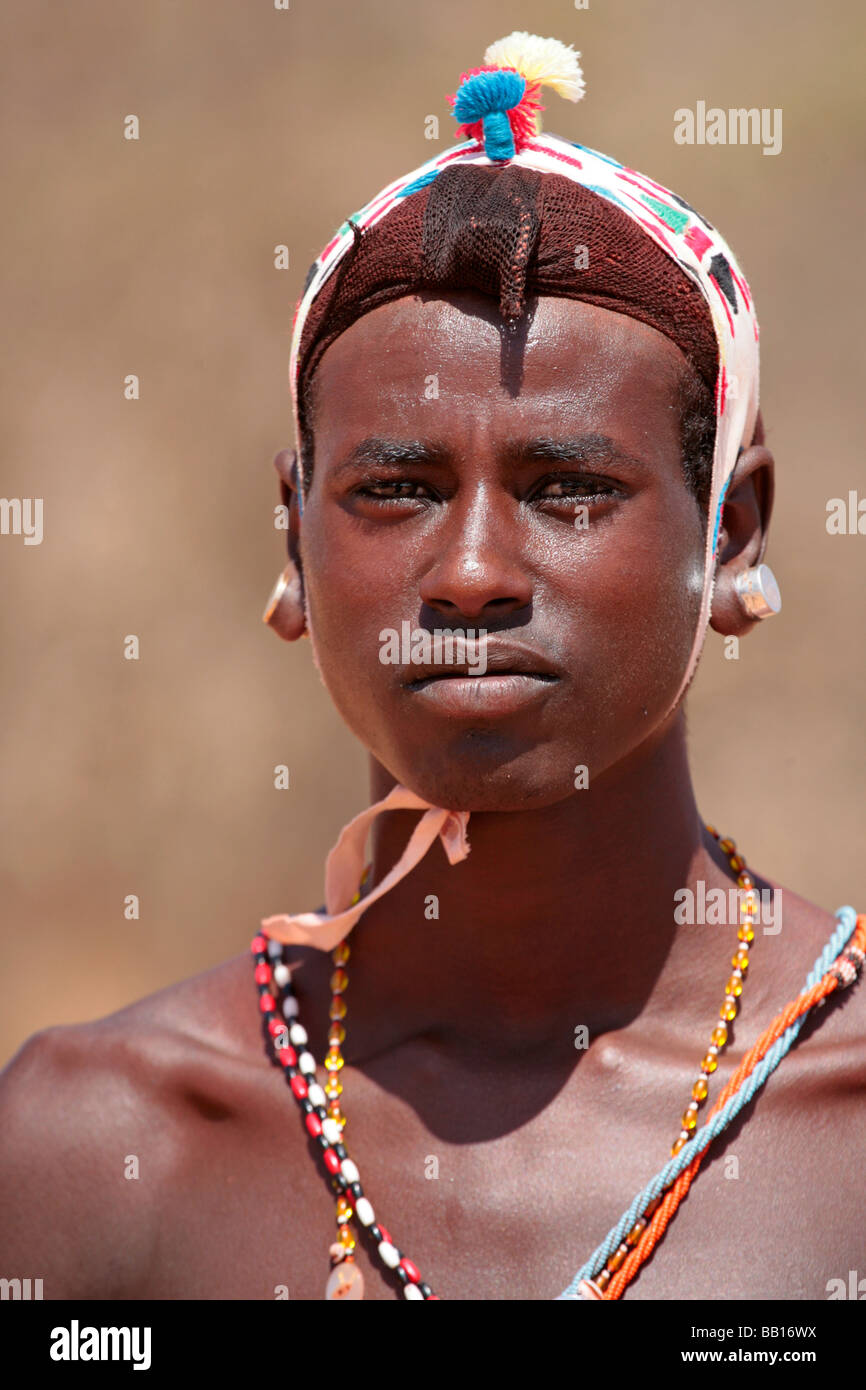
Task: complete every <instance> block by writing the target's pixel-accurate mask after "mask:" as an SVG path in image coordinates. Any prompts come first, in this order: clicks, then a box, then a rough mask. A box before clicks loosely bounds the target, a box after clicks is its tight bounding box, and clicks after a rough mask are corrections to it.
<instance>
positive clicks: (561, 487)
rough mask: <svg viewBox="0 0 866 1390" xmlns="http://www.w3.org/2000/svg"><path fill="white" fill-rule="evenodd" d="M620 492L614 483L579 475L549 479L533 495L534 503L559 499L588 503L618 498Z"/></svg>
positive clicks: (543, 481)
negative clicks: (607, 498)
mask: <svg viewBox="0 0 866 1390" xmlns="http://www.w3.org/2000/svg"><path fill="white" fill-rule="evenodd" d="M619 495H620V491H619V489H618V488H617V487H615V486H614V484H613V483H610V482H607V481H605V479H603V478H593V477H584V476H579V475H573V476H567V477H556V478H547V479H544V480H542V482H541V483H539V485H538V488H537V489H536V491H535V493H534V494H533V498H532V500H533V501H536V500H537V501H547V500H548V499H551V500H554V501H555V500H556V499H557V498H560V497H562V498H565V499H568V498H574V499H576V500H577V501H587V500H589V499H591V498H599V499H603V498H606V497H618V496H619Z"/></svg>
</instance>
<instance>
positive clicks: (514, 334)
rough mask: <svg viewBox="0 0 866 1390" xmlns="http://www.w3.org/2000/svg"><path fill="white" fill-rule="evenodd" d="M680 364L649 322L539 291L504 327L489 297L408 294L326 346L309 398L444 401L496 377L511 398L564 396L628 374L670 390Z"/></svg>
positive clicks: (682, 364)
mask: <svg viewBox="0 0 866 1390" xmlns="http://www.w3.org/2000/svg"><path fill="white" fill-rule="evenodd" d="M685 366H687V363H686V359H685V357H684V356H683V354H682V353H681V352H680V350H679V348H678V347H677V346H676V344H674V343H673V342H671V340H670V339H669V338H668V337H666V336H665V335H664V334H662V333H660V332H658V330H656V329H655V328H652V327H651V326H650V325H649V324H645V323H642V322H641V321H640V320H638V319H634V318H631V317H630V316H628V315H625V314H619V313H615V312H612V311H611V310H607V309H603V308H600V307H599V306H597V305H594V304H587V303H584V302H583V301H581V300H575V299H568V298H566V297H564V296H560V295H539V296H537V297H534V298H533V299H532V300H531V301H530V302H529V303H528V305H527V313H526V314H525V315H524V316H523V318H522V319H521V320H520V321H519V323H518V324H517V325H515V326H507V325H506V324H505V323H504V321H503V320H502V319H501V317H500V316H499V313H498V310H497V307H496V303H495V301H494V300H493V299H492V298H491V297H489V296H486V295H482V294H477V293H474V292H459V293H454V294H453V295H447V296H446V295H432V294H427V295H407V296H404V297H403V298H400V299H396V300H391V301H389V302H388V303H386V304H383V305H380V306H378V307H377V308H375V309H373V310H371V311H370V312H368V313H366V314H362V315H361V316H360V317H359V318H357V319H356V320H354V322H353V323H351V324H350V325H349V326H348V328H347V329H346V330H345V331H344V332H343V333H341V334H340V335H339V337H337V338H336V339H335V340H334V342H333V343H331V344H330V346H329V347H328V348H327V350H326V351H325V352H324V354H323V355H322V357H321V359H320V361H319V363H318V366H317V369H316V371H315V373H314V374H313V378H312V381H311V393H310V394H311V400H312V402H313V403H314V405H315V406H316V407H318V406H319V405H320V404H321V403H322V402H323V401H325V402H326V403H327V404H328V406H329V407H330V404H331V401H330V397H331V395H332V393H334V392H337V393H338V394H339V393H342V392H344V391H345V390H346V389H347V388H349V387H350V388H351V389H352V390H353V392H355V393H358V392H364V394H366V395H368V396H369V395H370V394H371V393H373V394H374V395H375V396H376V398H377V399H378V400H379V401H384V400H385V399H390V400H391V401H396V400H397V399H399V398H402V397H406V396H408V397H410V398H412V399H420V400H421V401H423V402H425V403H427V404H429V403H432V402H435V401H445V403H447V399H448V397H449V395H450V397H451V399H452V400H453V399H455V398H456V397H459V398H461V399H465V398H466V397H467V396H470V397H471V396H472V394H473V392H476V393H477V392H478V391H479V390H480V389H481V388H482V387H483V389H484V391H485V393H488V392H490V391H491V388H495V385H496V384H497V383H498V384H499V386H501V387H502V388H503V391H504V393H505V394H506V395H507V396H508V397H509V398H515V397H519V396H524V397H525V398H527V399H528V398H529V397H530V396H532V395H537V394H539V393H541V394H542V395H548V396H556V397H558V398H563V397H564V398H568V396H569V395H570V394H571V393H573V392H574V391H575V390H577V389H580V388H581V386H583V387H584V388H588V387H590V386H591V387H592V388H593V389H597V387H598V384H599V382H600V381H605V382H607V383H608V384H610V385H611V386H614V387H617V386H619V385H621V384H622V382H623V381H625V380H627V379H628V378H629V377H630V376H631V375H634V374H638V375H639V376H640V377H641V379H642V380H643V382H644V384H645V387H646V389H648V390H653V389H655V390H658V389H662V390H666V391H669V390H670V389H671V388H675V387H676V386H677V385H678V382H679V379H680V376H681V373H682V370H683V368H684V367H685ZM495 394H496V392H495V390H494V395H495ZM478 404H479V406H482V404H483V401H482V399H481V398H480V397H479V399H478ZM316 424H317V427H320V426H321V424H322V418H321V414H320V411H319V410H318V409H316Z"/></svg>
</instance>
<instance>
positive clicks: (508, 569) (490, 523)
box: [420, 491, 533, 621]
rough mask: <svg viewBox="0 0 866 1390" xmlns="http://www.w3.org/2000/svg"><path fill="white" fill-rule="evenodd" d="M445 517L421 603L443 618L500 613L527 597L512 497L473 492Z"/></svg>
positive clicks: (520, 528)
mask: <svg viewBox="0 0 866 1390" xmlns="http://www.w3.org/2000/svg"><path fill="white" fill-rule="evenodd" d="M452 508H453V510H452V511H451V512H450V514H449V516H448V517H447V518H446V520H445V524H444V528H443V530H442V531H441V532H439V534H438V535H437V538H436V544H437V554H436V559H435V561H434V563H433V564H432V565H431V566H430V568H429V569H428V570H427V572H426V574H425V575H424V577H423V579H422V581H421V586H420V596H421V599H422V602H424V603H425V604H427V606H428V607H430V608H432V609H433V610H434V611H435V612H437V613H441V614H443V615H444V616H447V617H448V618H449V619H451V620H453V619H454V618H457V617H460V618H466V619H472V620H476V619H478V618H482V617H483V618H487V619H490V620H491V621H492V620H494V619H495V618H500V619H501V618H503V617H506V616H507V615H508V614H510V613H513V612H515V611H516V610H518V609H520V608H525V607H527V606H528V605H529V604H530V603H531V602H532V593H533V585H532V576H531V574H530V572H529V568H528V565H527V563H526V555H525V550H524V547H525V540H526V537H525V531H526V523H525V522H524V523H523V524H521V521H520V519H519V517H518V515H517V508H518V504H517V502H516V501H515V499H514V498H513V497H503V498H501V499H498V500H497V501H496V502H494V501H492V500H491V498H490V496H489V494H488V493H486V492H481V491H479V493H478V495H477V496H476V497H475V498H473V499H472V501H471V503H470V504H467V505H465V506H459V505H457V504H456V503H452Z"/></svg>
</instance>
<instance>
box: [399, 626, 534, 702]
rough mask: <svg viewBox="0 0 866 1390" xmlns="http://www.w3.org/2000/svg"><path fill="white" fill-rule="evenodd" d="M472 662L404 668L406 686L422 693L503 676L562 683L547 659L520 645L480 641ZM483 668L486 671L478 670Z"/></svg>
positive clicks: (464, 661) (473, 653)
mask: <svg viewBox="0 0 866 1390" xmlns="http://www.w3.org/2000/svg"><path fill="white" fill-rule="evenodd" d="M470 654H471V655H472V657H473V659H472V660H463V661H454V662H447V663H436V664H432V665H431V664H422V665H418V666H416V665H414V664H413V665H412V666H410V667H406V668H405V671H406V673H405V676H404V680H403V684H404V685H406V686H408V687H409V689H410V690H420V689H422V688H423V687H424V686H426V685H428V684H429V683H431V682H434V681H447V680H461V679H469V680H478V681H482V680H487V679H493V678H498V677H501V676H512V675H513V676H527V677H530V678H533V679H536V680H539V681H542V682H545V681H546V682H554V681H557V680H559V678H560V671H559V669H558V667H557V666H555V665H554V663H553V662H552V661H550V660H549V659H548V658H547V657H545V656H543V655H542V654H541V653H540V652H537V651H534V650H533V649H532V648H531V647H523V646H520V645H518V644H517V643H512V642H509V643H505V642H498V641H493V640H491V639H490V638H486V639H482V640H479V642H478V643H477V645H476V647H475V648H474V650H473V649H472V648H470ZM480 667H484V670H483V671H481V670H479V668H480Z"/></svg>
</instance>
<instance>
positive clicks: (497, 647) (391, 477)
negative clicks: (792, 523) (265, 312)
mask: <svg viewBox="0 0 866 1390" xmlns="http://www.w3.org/2000/svg"><path fill="white" fill-rule="evenodd" d="M529 308H530V314H531V318H530V320H529V323H528V326H527V321H526V320H525V319H524V320H523V321H522V323H521V328H520V331H519V333H518V335H517V336H518V343H519V344H520V350H516V349H515V346H514V344H513V343H512V344H511V345H509V346H505V345H504V341H503V335H502V332H501V325H500V320H499V318H498V315H497V313H496V308H495V304H494V302H493V301H492V300H490V299H488V298H486V297H484V296H481V295H477V294H474V293H465V294H464V293H460V294H456V293H455V294H453V295H449V296H447V297H444V298H440V297H433V296H422V297H406V298H403V299H398V300H394V301H392V302H390V303H388V304H385V305H382V306H381V307H379V308H378V309H375V310H373V311H372V312H370V313H368V314H365V315H363V316H362V317H361V318H360V319H358V320H356V322H355V323H354V324H352V325H351V326H350V327H349V328H348V329H347V330H346V331H345V332H344V333H342V334H341V335H340V337H338V338H337V339H336V340H335V341H334V343H332V344H331V346H330V347H329V348H328V349H327V351H326V352H325V353H324V354H323V357H322V359H321V361H320V363H319V366H318V368H317V371H316V374H315V377H314V387H313V389H314V393H315V467H314V472H313V481H312V486H311V489H310V493H309V496H308V499H307V500H306V502H305V506H304V514H303V520H302V522H301V528H300V531H301V561H302V566H303V575H304V584H305V588H306V595H307V604H308V611H309V615H310V619H311V625H312V629H313V637H314V642H315V647H316V653H317V658H318V662H319V665H320V669H321V673H322V676H323V679H324V681H325V683H326V685H327V687H328V690H329V691H330V693H331V696H332V698H333V700H334V702H335V704H336V706H337V708H338V710H339V711H340V713H341V715H342V716H343V718H344V720H345V721H346V723H347V724H348V725H349V727H350V728H351V729H352V730H353V731H354V733H355V734H356V735H357V736H358V738H360V739H361V740H362V741H363V743H364V744H365V745H366V747H367V748H368V749H369V750H370V751H371V752H372V753H373V755H374V756H375V757H376V758H377V759H378V760H379V762H380V763H382V764H383V765H384V767H386V768H387V769H388V770H389V772H390V773H391V774H392V775H393V776H394V777H395V778H396V779H397V780H398V781H400V782H402V783H404V784H405V785H406V786H408V787H410V788H411V789H412V790H413V791H415V792H416V793H417V794H419V795H420V796H422V797H424V798H425V799H427V800H428V801H430V802H432V803H433V804H435V805H440V806H446V807H449V808H451V809H459V810H469V811H483V810H502V811H506V810H518V809H524V808H530V807H541V806H546V805H549V804H551V803H553V802H555V801H558V800H560V799H562V798H563V797H566V796H569V795H571V794H572V793H573V791H574V787H575V769H576V768H577V767H586V768H587V769H588V778H589V782H590V785H592V783H593V781H594V780H597V779H598V778H599V777H601V776H602V774H604V773H605V772H606V771H607V770H608V769H610V768H612V767H613V766H614V765H615V764H617V763H619V762H620V761H621V760H622V759H624V758H626V757H627V756H628V755H629V754H631V753H632V752H633V751H634V750H635V749H636V748H637V747H638V745H640V744H641V743H643V742H644V741H645V740H647V739H650V738H652V737H653V736H654V735H655V736H657V734H658V731H659V728H660V726H661V723H662V721H663V719H664V716H665V714H666V712H667V710H668V708H669V705H670V702H671V701H672V699H673V698H674V696H675V694H676V691H677V688H678V686H679V682H680V679H681V677H682V674H683V671H684V669H685V666H686V663H687V660H688V657H689V653H690V650H691V645H692V640H693V637H694V633H695V627H696V624H697V618H698V611H699V606H700V596H701V587H702V572H703V537H702V529H701V522H700V516H699V514H698V509H697V506H696V504H695V500H694V498H693V496H692V494H691V493H690V492H689V491H688V489H687V487H686V485H685V482H684V479H683V471H682V461H681V456H680V439H679V427H680V420H679V411H678V406H677V403H676V402H677V393H676V384H677V378H678V371H679V369H680V368H681V366H682V363H683V360H684V359H683V358H682V356H681V354H680V352H679V350H678V349H677V348H676V347H675V346H674V344H673V343H671V342H670V341H669V339H667V338H666V337H664V336H663V335H662V334H660V333H658V332H657V331H656V330H655V329H653V328H650V327H648V326H647V325H645V324H642V323H639V322H637V321H636V320H634V319H631V318H627V317H625V316H623V315H620V314H615V313H611V312H609V311H607V310H604V309H599V308H596V307H594V306H592V305H588V304H583V303H581V302H579V301H576V300H569V299H563V298H559V297H547V296H541V297H539V298H537V299H535V300H531V301H530V302H529ZM404 624H405V625H406V627H405V628H404ZM388 629H390V630H392V631H394V632H396V633H397V634H400V635H401V636H402V633H403V632H404V631H406V632H410V633H412V634H413V636H414V635H415V634H417V632H418V631H419V630H420V631H426V632H428V633H430V634H431V635H432V634H434V633H435V632H436V631H437V630H439V631H442V630H451V631H454V630H458V631H463V630H466V629H474V630H475V631H476V632H477V631H478V630H479V629H484V630H486V632H487V633H488V639H487V643H486V664H487V669H486V672H485V674H483V675H482V674H477V675H474V676H473V675H468V674H465V671H466V666H467V664H468V665H469V666H471V667H472V668H473V669H475V670H476V671H478V670H480V669H481V668H482V666H483V665H484V659H485V657H484V653H485V648H482V649H481V652H480V653H478V654H476V656H474V657H473V654H472V653H471V652H470V653H469V654H468V661H465V662H464V664H463V666H462V667H456V668H455V666H454V665H447V664H445V665H442V664H439V665H436V664H434V665H432V666H431V665H429V664H425V665H424V666H421V667H419V666H418V665H412V664H402V662H398V663H397V664H393V663H391V662H388V663H385V662H383V661H382V660H381V659H380V653H381V652H382V651H383V649H384V650H385V651H386V654H387V653H388V648H387V646H386V642H385V640H384V639H383V633H385V631H386V630H388ZM423 641H424V639H423V638H421V639H418V638H417V637H415V650H416V652H417V653H418V654H419V655H421V656H422V657H425V661H426V656H425V653H424V650H423ZM401 645H402V644H401ZM433 650H434V653H435V649H433ZM395 654H398V655H400V656H403V655H405V654H406V653H405V652H403V651H400V652H399V653H397V652H396V650H395V647H394V645H393V644H392V646H391V648H390V655H391V656H393V655H395ZM440 655H445V656H446V658H447V655H448V649H447V642H446V643H445V644H444V645H443V648H442V650H441V652H440ZM434 662H435V655H434Z"/></svg>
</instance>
